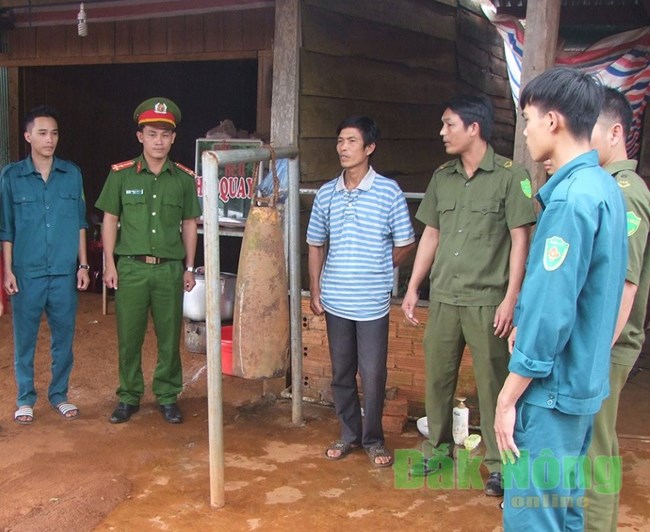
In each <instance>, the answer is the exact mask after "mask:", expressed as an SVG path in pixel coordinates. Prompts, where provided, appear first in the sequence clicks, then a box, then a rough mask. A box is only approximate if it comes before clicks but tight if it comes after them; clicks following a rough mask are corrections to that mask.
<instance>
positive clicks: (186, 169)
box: [174, 162, 196, 177]
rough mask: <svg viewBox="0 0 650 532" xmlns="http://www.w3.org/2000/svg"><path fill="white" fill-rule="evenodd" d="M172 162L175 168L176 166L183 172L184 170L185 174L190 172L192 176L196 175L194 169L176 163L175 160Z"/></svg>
mask: <svg viewBox="0 0 650 532" xmlns="http://www.w3.org/2000/svg"><path fill="white" fill-rule="evenodd" d="M174 164H175V165H176V168H178V169H179V170H183V172H185V173H186V174H190V175H191V176H192V177H196V174H195V173H194V171H193V170H190V169H189V168H188V167H187V166H185V165H184V164H181V163H177V162H175V163H174Z"/></svg>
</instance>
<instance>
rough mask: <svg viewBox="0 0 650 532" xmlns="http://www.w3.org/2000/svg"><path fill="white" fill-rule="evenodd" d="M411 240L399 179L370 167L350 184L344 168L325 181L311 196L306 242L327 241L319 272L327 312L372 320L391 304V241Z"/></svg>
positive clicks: (394, 244) (398, 243)
mask: <svg viewBox="0 0 650 532" xmlns="http://www.w3.org/2000/svg"><path fill="white" fill-rule="evenodd" d="M414 241H415V236H414V232H413V226H412V225H411V218H410V215H409V211H408V207H407V205H406V199H405V198H404V194H403V193H402V190H401V189H400V188H399V185H398V184H397V183H396V182H395V181H393V180H392V179H388V178H387V177H383V176H381V175H379V174H377V173H376V172H375V171H374V170H373V169H372V167H371V168H370V169H369V170H368V173H367V174H366V175H365V177H364V178H363V179H362V180H361V183H359V186H358V187H357V188H356V189H354V190H347V189H346V188H345V184H344V181H343V174H341V175H340V176H339V177H338V178H336V179H333V180H332V181H329V182H327V183H325V184H324V185H323V186H322V187H321V188H320V190H319V191H318V193H317V194H316V199H315V200H314V206H313V208H312V212H311V218H310V219H309V226H308V228H307V243H308V244H309V245H310V246H323V245H325V243H329V250H328V254H327V259H326V261H325V267H324V269H323V274H322V276H321V303H322V305H323V308H324V309H325V311H326V312H329V313H330V314H334V315H335V316H339V317H341V318H346V319H350V320H355V321H369V320H375V319H378V318H381V317H383V316H385V315H386V314H387V313H388V311H389V310H390V294H391V291H392V288H393V247H402V246H406V245H408V244H410V243H412V242H414Z"/></svg>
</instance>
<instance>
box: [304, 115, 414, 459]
mask: <svg viewBox="0 0 650 532" xmlns="http://www.w3.org/2000/svg"><path fill="white" fill-rule="evenodd" d="M337 135H338V139H337V144H336V151H337V152H338V155H339V160H340V163H341V167H342V168H343V172H342V173H341V175H340V176H339V177H337V178H335V179H333V180H331V181H329V182H327V183H325V184H324V185H323V186H322V187H321V189H320V190H319V191H318V193H317V194H316V199H315V201H314V206H313V208H312V213H311V218H310V220H309V227H308V229H307V243H308V244H309V278H310V290H311V305H310V306H311V309H312V311H313V312H314V313H315V314H316V315H318V316H320V315H323V314H325V320H326V323H327V337H328V341H329V348H330V357H331V361H332V394H333V396H334V404H335V407H336V415H337V416H338V418H339V421H340V424H341V437H340V439H339V440H337V441H335V442H333V443H332V444H331V445H330V446H329V447H328V448H327V449H326V451H325V457H326V458H327V459H329V460H340V459H341V458H343V457H345V456H346V455H347V454H348V453H349V452H350V451H352V450H354V449H355V448H358V447H359V446H362V447H363V448H364V449H365V451H366V453H367V454H368V456H369V458H370V461H371V462H372V463H373V465H375V466H377V467H387V466H390V465H391V464H392V461H393V458H392V455H391V453H390V451H389V450H388V449H386V447H385V445H384V433H383V430H382V425H381V418H382V412H383V406H384V389H385V386H386V375H387V371H386V357H387V352H388V313H389V310H390V296H391V290H392V286H393V268H394V267H395V266H398V265H399V264H400V263H401V262H402V261H403V260H404V259H405V258H406V256H407V255H408V253H409V252H410V251H411V250H412V249H413V247H414V245H415V244H414V242H415V238H414V232H413V227H412V225H411V220H410V216H409V212H408V208H407V205H406V199H405V198H404V195H403V193H402V191H401V190H400V188H399V186H398V185H397V183H396V182H395V181H393V180H391V179H388V178H386V177H383V176H381V175H379V174H377V173H376V172H375V171H374V170H373V168H372V167H371V166H370V162H369V161H370V156H371V155H372V154H373V152H374V151H375V149H376V143H377V140H378V138H379V129H378V127H377V125H376V124H375V122H374V121H373V120H372V119H370V118H367V117H350V118H347V119H346V120H344V121H343V122H341V124H339V126H338V128H337ZM326 244H327V245H328V247H329V250H328V251H326V248H325V245H326ZM323 265H324V268H323ZM357 370H358V371H359V374H360V375H361V381H362V385H363V401H364V419H363V422H362V419H361V403H360V400H359V394H358V390H357V382H356V374H357Z"/></svg>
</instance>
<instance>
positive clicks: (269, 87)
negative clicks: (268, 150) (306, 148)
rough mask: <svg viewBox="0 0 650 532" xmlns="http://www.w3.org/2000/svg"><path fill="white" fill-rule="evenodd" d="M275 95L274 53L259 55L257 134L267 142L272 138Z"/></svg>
mask: <svg viewBox="0 0 650 532" xmlns="http://www.w3.org/2000/svg"><path fill="white" fill-rule="evenodd" d="M272 94H273V52H271V51H270V50H262V51H261V52H259V53H258V54H257V118H256V125H255V128H256V130H257V133H258V134H259V135H261V136H262V138H263V139H265V140H266V141H267V142H268V140H269V139H270V138H271V100H272Z"/></svg>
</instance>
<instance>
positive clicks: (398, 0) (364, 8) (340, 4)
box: [303, 0, 456, 41]
mask: <svg viewBox="0 0 650 532" xmlns="http://www.w3.org/2000/svg"><path fill="white" fill-rule="evenodd" d="M303 3H304V4H307V5H312V6H316V7H320V8H323V9H329V10H331V11H336V12H338V13H343V14H345V15H349V16H353V17H358V18H361V19H365V20H372V21H374V22H383V23H386V24H390V25H392V26H396V27H399V28H404V29H408V30H411V31H415V32H418V33H424V34H427V35H431V36H433V37H439V38H441V39H446V40H450V41H454V40H456V9H454V7H455V6H453V7H452V6H448V5H443V4H442V3H439V2H430V1H418V0H391V1H390V2H377V1H375V0H355V1H354V2H350V1H349V0H305V1H304V2H303ZM446 3H447V2H446Z"/></svg>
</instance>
